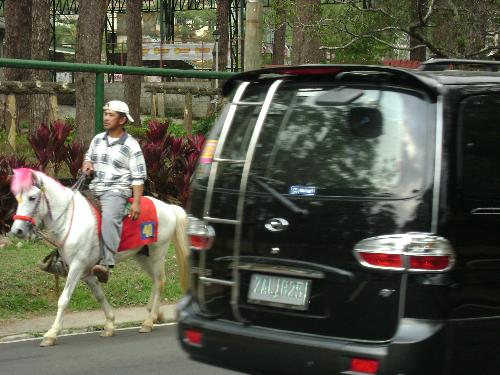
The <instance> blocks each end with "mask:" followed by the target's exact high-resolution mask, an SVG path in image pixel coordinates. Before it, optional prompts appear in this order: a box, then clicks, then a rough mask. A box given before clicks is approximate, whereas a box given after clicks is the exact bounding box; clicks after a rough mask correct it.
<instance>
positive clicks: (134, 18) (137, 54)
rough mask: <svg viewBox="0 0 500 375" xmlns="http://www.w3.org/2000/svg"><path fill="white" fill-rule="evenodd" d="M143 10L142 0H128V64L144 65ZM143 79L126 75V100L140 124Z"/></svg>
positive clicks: (137, 122)
mask: <svg viewBox="0 0 500 375" xmlns="http://www.w3.org/2000/svg"><path fill="white" fill-rule="evenodd" d="M141 10H142V1H141V0H127V15H126V17H127V20H126V22H127V66H141V65H142V26H141ZM141 81H142V77H141V76H137V75H126V76H124V84H125V102H127V104H128V106H129V108H130V114H131V115H132V117H133V118H134V121H135V123H136V124H138V125H140V124H141V116H140V114H141Z"/></svg>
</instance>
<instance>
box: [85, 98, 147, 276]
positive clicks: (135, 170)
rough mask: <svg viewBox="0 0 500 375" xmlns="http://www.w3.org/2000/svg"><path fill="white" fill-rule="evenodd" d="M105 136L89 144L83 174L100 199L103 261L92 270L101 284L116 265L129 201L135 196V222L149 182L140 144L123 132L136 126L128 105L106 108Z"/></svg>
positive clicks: (114, 102) (111, 104) (131, 213)
mask: <svg viewBox="0 0 500 375" xmlns="http://www.w3.org/2000/svg"><path fill="white" fill-rule="evenodd" d="M103 109H104V129H105V130H106V131H105V132H103V133H100V134H97V135H96V136H95V137H94V138H93V139H92V142H91V143H90V147H89V149H88V151H87V153H86V154H85V159H84V162H83V165H82V171H83V173H85V174H87V175H93V179H92V181H91V183H90V189H91V190H92V191H93V193H94V195H95V197H96V198H98V199H99V202H100V204H101V209H102V228H104V230H103V231H102V239H101V251H102V258H101V260H100V262H99V264H96V265H95V266H94V267H93V268H92V273H93V274H94V275H95V276H96V277H97V279H98V280H99V281H100V282H104V283H105V282H107V281H108V278H109V269H110V268H113V267H114V265H115V254H116V251H117V249H118V246H119V244H120V237H121V232H122V221H123V216H124V213H125V208H126V206H127V202H128V199H129V198H130V197H131V196H133V198H134V201H133V203H132V204H131V206H130V211H129V213H128V215H129V216H130V217H131V218H132V220H136V219H137V218H138V217H139V215H140V213H141V208H140V198H141V196H142V193H143V190H144V181H145V180H146V163H145V161H144V156H143V154H142V150H141V147H140V146H139V143H138V142H137V141H136V140H135V139H134V138H133V137H132V136H130V135H129V134H128V133H127V131H126V130H125V129H124V126H125V125H126V124H127V122H128V121H130V122H133V121H134V119H133V118H132V116H130V113H129V108H128V105H127V104H126V103H124V102H122V101H119V100H112V101H110V102H108V103H106V104H105V106H104V107H103Z"/></svg>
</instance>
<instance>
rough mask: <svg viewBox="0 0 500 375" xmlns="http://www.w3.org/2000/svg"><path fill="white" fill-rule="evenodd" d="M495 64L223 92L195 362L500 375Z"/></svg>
mask: <svg viewBox="0 0 500 375" xmlns="http://www.w3.org/2000/svg"><path fill="white" fill-rule="evenodd" d="M452 64H453V65H454V66H457V65H460V64H464V67H463V68H462V70H451V69H449V68H450V65H452ZM498 64H500V63H495V62H489V61H488V62H481V61H459V60H453V61H448V60H434V61H430V62H428V63H426V64H424V65H423V67H422V69H421V70H406V69H398V68H390V67H382V66H354V65H324V66H316V65H310V66H297V67H278V68H270V69H264V70H259V71H252V72H246V73H242V74H239V75H236V76H234V77H233V78H232V79H230V80H229V81H228V82H226V84H225V86H224V93H225V95H226V96H228V97H229V102H228V104H227V106H226V107H225V109H224V110H223V113H222V115H221V117H220V119H219V121H218V122H217V123H216V125H215V127H214V130H213V132H212V134H211V136H210V137H209V140H208V141H207V143H206V146H205V149H204V152H203V155H202V156H201V159H200V162H199V166H198V169H197V172H196V179H195V185H194V191H193V194H192V198H191V203H190V208H189V211H190V214H191V217H190V223H189V229H188V234H189V237H190V240H191V249H192V251H191V257H192V258H191V266H192V280H191V289H190V292H189V293H188V294H187V296H185V298H184V299H183V300H182V301H181V303H180V304H179V306H178V309H179V325H178V327H179V328H178V329H179V339H180V342H181V345H182V347H183V348H184V350H185V351H187V352H188V353H189V354H190V355H191V356H192V357H193V358H197V359H200V360H204V361H210V362H214V363H217V364H219V365H222V366H227V367H236V368H241V369H250V370H251V371H264V372H273V373H274V372H277V373H285V374H292V373H296V374H315V375H317V374H330V375H333V374H350V375H362V374H387V375H403V374H404V375H410V374H420V375H422V374H425V375H430V374H452V375H457V374H467V375H472V374H473V375H476V374H481V375H486V374H495V375H498V374H500V74H499V73H498V72H496V68H497V67H498V66H499V65H498ZM465 65H467V66H465ZM469 65H473V66H474V67H473V69H470V67H469Z"/></svg>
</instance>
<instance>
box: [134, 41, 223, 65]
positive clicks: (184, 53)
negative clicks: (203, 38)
mask: <svg viewBox="0 0 500 375" xmlns="http://www.w3.org/2000/svg"><path fill="white" fill-rule="evenodd" d="M213 48H214V44H213V43H183V44H163V45H162V46H161V49H160V43H159V42H148V43H143V44H142V59H143V60H160V57H161V60H189V61H202V60H203V61H208V60H212V59H213V57H212V50H213Z"/></svg>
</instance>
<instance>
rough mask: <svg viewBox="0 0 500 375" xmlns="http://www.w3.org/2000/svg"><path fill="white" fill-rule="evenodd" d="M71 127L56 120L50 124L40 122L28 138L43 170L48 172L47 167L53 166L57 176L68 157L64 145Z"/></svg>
mask: <svg viewBox="0 0 500 375" xmlns="http://www.w3.org/2000/svg"><path fill="white" fill-rule="evenodd" d="M71 129H72V128H71V126H70V125H68V124H66V123H64V122H61V121H55V122H53V123H51V124H50V125H47V124H40V125H39V126H38V127H36V129H35V131H34V132H33V133H32V134H30V136H29V138H28V140H29V142H30V144H31V147H32V148H33V151H34V152H35V155H36V157H37V159H38V163H39V167H40V169H41V170H42V171H44V172H47V168H48V167H51V168H52V169H53V171H54V175H55V176H57V173H58V172H59V168H60V167H61V163H62V162H64V161H65V159H66V157H67V149H66V147H65V146H64V142H65V141H66V138H68V135H69V133H70V132H71Z"/></svg>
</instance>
